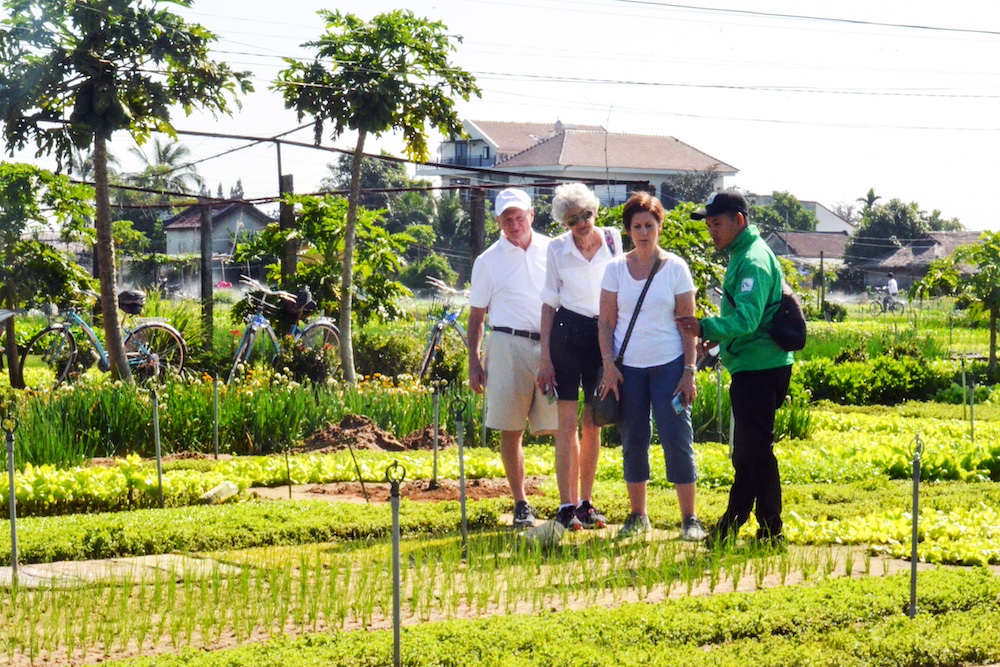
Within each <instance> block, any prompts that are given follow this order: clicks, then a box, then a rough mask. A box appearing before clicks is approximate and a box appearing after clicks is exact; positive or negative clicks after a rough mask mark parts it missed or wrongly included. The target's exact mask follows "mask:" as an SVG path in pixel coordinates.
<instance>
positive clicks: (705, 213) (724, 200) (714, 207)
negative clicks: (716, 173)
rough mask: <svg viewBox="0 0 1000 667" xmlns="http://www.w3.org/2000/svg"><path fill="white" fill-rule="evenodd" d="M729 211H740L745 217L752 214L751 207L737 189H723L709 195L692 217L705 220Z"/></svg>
mask: <svg viewBox="0 0 1000 667" xmlns="http://www.w3.org/2000/svg"><path fill="white" fill-rule="evenodd" d="M727 211H739V212H740V213H742V214H743V217H744V218H745V217H748V216H749V215H750V207H749V206H748V205H747V200H746V198H745V197H744V196H743V195H742V194H741V193H739V192H737V191H736V190H722V191H721V192H713V193H712V194H711V195H709V197H708V201H707V202H705V205H704V206H703V207H702V208H700V209H698V210H697V211H695V212H693V213H692V214H691V217H692V218H693V219H695V220H704V219H705V218H710V217H712V216H713V215H720V214H722V213H725V212H727Z"/></svg>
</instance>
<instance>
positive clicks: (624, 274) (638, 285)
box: [601, 252, 695, 368]
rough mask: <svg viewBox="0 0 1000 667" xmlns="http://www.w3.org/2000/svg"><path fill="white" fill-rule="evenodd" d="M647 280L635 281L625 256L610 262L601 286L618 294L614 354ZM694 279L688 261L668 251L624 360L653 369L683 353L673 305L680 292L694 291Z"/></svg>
mask: <svg viewBox="0 0 1000 667" xmlns="http://www.w3.org/2000/svg"><path fill="white" fill-rule="evenodd" d="M645 284H646V279H645V278H644V279H642V280H636V279H635V278H633V277H632V274H630V273H629V272H628V264H627V263H626V261H625V257H624V256H622V257H616V258H615V259H614V260H612V261H611V263H610V264H608V268H607V271H605V273H604V281H603V282H602V283H601V289H605V290H607V291H609V292H615V293H616V294H617V297H618V323H617V324H616V325H615V356H617V355H618V350H620V349H621V347H622V341H623V340H624V339H625V332H626V331H628V325H629V322H631V321H632V313H633V312H634V311H635V304H636V302H637V301H638V300H639V295H640V294H641V293H642V288H643V287H644V286H645ZM694 289H695V287H694V281H693V280H692V279H691V270H690V269H689V268H688V265H687V262H685V261H684V260H683V259H681V258H680V257H678V256H677V255H675V254H673V253H671V252H668V253H667V258H666V260H664V262H663V263H662V264H661V265H660V270H659V271H657V272H656V276H655V277H654V278H653V282H652V283H651V284H650V286H649V291H648V292H646V298H645V299H644V300H643V302H642V307H641V308H640V309H639V317H638V318H637V319H636V321H635V328H634V329H632V337H631V338H630V339H629V342H628V347H626V348H625V357H624V359H623V360H622V362H623V363H624V364H625V365H626V366H631V367H632V368H651V367H653V366H662V365H663V364H668V363H670V362H671V361H673V360H674V359H676V358H677V357H679V356H681V355H682V354H684V345H683V343H682V342H681V334H680V331H679V330H678V329H677V324H676V323H675V322H674V307H675V304H676V297H677V295H678V294H686V293H688V292H693V291H694Z"/></svg>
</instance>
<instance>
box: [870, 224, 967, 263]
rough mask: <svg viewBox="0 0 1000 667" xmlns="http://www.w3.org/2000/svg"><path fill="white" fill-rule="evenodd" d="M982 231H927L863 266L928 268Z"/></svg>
mask: <svg viewBox="0 0 1000 667" xmlns="http://www.w3.org/2000/svg"><path fill="white" fill-rule="evenodd" d="M981 234H982V232H926V233H925V234H924V235H923V236H921V237H920V238H919V239H916V240H914V241H912V242H911V243H908V244H907V245H904V246H902V247H901V248H897V249H896V250H894V251H893V252H891V253H889V254H887V255H884V256H882V257H880V258H878V259H875V260H872V261H870V262H866V263H864V264H862V265H861V268H863V269H868V270H883V271H909V272H913V271H915V270H918V269H919V270H921V271H923V270H926V269H927V267H928V266H930V263H931V262H933V261H934V260H936V259H944V258H945V257H947V256H949V255H950V254H951V253H953V252H954V251H955V249H956V248H957V247H958V246H961V245H969V244H971V243H975V242H977V241H978V240H979V237H980V235H981Z"/></svg>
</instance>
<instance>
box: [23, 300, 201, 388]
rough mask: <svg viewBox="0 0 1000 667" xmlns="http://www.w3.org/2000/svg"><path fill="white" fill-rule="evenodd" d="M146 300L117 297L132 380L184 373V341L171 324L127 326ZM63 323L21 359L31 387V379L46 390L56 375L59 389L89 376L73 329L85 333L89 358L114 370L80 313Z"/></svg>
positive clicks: (151, 322) (48, 328) (69, 315)
mask: <svg viewBox="0 0 1000 667" xmlns="http://www.w3.org/2000/svg"><path fill="white" fill-rule="evenodd" d="M94 296H96V295H94ZM145 299H146V295H145V294H144V293H142V292H139V291H137V290H126V291H124V292H122V293H120V294H119V295H118V308H119V309H120V310H121V311H122V312H123V313H124V316H123V318H122V322H121V325H122V333H123V334H124V335H125V341H124V347H125V357H126V358H127V360H128V365H129V368H130V369H131V370H132V377H134V378H135V379H136V380H139V381H145V380H150V379H158V378H160V377H162V376H163V375H165V374H166V373H168V372H172V373H180V372H181V371H182V370H184V360H185V359H186V357H187V343H186V342H185V341H184V336H182V335H181V332H180V331H178V330H177V329H175V328H174V327H172V326H170V325H169V324H167V323H166V322H160V321H155V320H144V321H142V322H140V323H139V324H138V325H136V326H135V327H134V328H133V327H129V326H127V325H126V321H127V320H128V319H129V318H130V317H132V316H137V315H139V314H140V313H141V312H142V306H143V305H144V304H145ZM64 317H65V321H64V322H57V323H55V324H49V325H48V326H46V327H45V328H44V329H42V330H41V331H39V332H38V333H37V334H35V336H34V337H33V338H32V339H31V340H30V341H29V342H28V345H27V346H26V347H25V348H24V352H22V353H21V358H20V368H21V377H22V378H24V380H25V384H26V385H27V384H29V377H30V376H31V374H32V373H34V374H36V375H37V376H38V377H41V378H42V379H43V380H44V381H43V382H42V383H41V384H47V380H48V379H49V377H50V376H49V372H51V374H52V375H51V378H52V383H51V386H52V387H53V388H54V387H58V386H59V385H60V384H62V383H63V382H67V381H69V380H71V379H73V378H74V377H75V376H76V375H78V374H79V373H81V372H82V371H83V370H85V367H86V366H87V365H89V364H86V365H85V364H84V363H83V361H82V360H78V358H77V357H78V351H79V346H78V345H77V341H76V335H75V334H74V329H78V330H79V331H80V332H82V333H83V336H84V338H86V340H87V341H88V342H89V343H90V346H91V351H90V354H91V355H93V356H94V357H96V361H97V368H98V370H100V371H101V372H104V373H107V372H108V371H110V370H111V360H110V358H109V357H108V352H107V350H105V349H104V345H103V344H102V343H101V341H100V339H99V338H98V337H97V332H96V331H94V328H93V327H91V326H90V324H88V323H87V322H86V320H84V319H83V318H82V317H81V316H80V314H79V313H77V312H76V310H69V311H67V312H66V313H65V315H64ZM39 386H40V385H39Z"/></svg>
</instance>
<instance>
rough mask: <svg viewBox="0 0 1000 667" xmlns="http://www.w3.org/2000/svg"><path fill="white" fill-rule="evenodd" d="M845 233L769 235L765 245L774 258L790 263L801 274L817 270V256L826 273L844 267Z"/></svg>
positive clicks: (780, 233)
mask: <svg viewBox="0 0 1000 667" xmlns="http://www.w3.org/2000/svg"><path fill="white" fill-rule="evenodd" d="M847 239H848V234H847V232H786V231H780V232H777V231H776V232H770V233H769V234H767V235H766V236H765V237H764V242H765V243H767V245H768V246H769V247H770V248H771V250H773V251H774V254H775V255H778V256H779V257H784V258H785V259H788V260H790V261H791V262H792V263H793V264H795V266H796V267H798V268H799V270H800V271H802V272H803V273H812V272H813V271H814V270H816V269H819V263H820V256H821V255H822V259H823V269H824V270H825V271H826V272H827V273H829V272H830V271H834V270H836V269H839V268H840V267H841V266H843V264H844V249H845V248H846V247H847Z"/></svg>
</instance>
